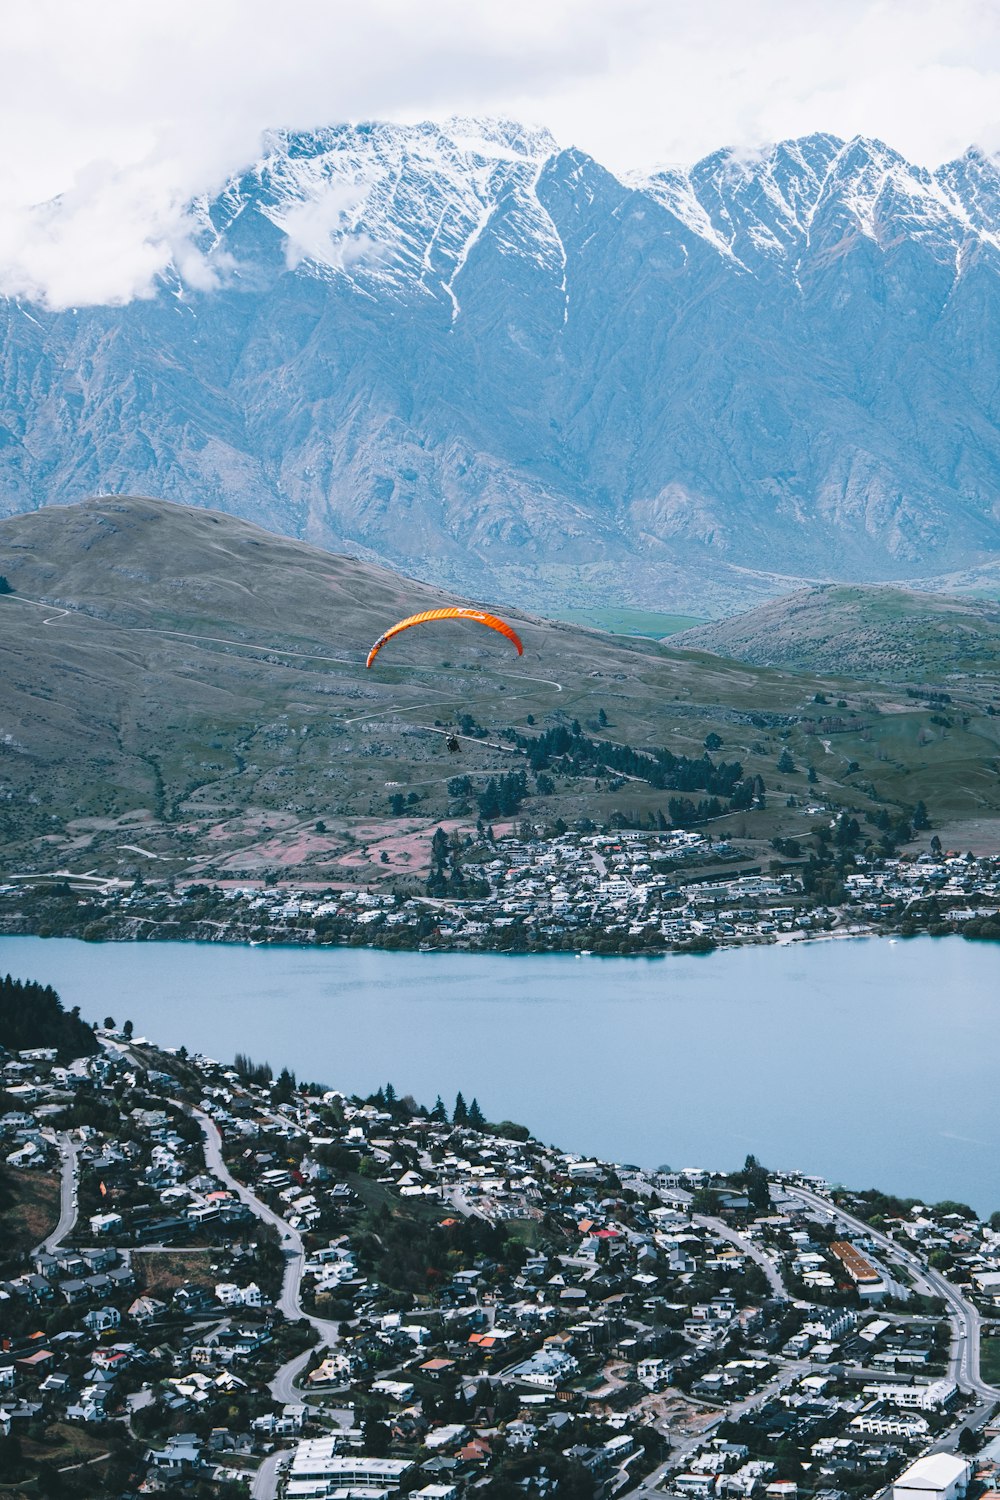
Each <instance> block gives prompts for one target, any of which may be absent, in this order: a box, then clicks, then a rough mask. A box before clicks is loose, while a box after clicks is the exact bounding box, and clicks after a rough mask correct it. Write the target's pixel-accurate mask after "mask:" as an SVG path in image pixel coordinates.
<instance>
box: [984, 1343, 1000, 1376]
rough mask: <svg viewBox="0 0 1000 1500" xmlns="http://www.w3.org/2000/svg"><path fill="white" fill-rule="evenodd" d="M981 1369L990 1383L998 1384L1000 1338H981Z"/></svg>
mask: <svg viewBox="0 0 1000 1500" xmlns="http://www.w3.org/2000/svg"><path fill="white" fill-rule="evenodd" d="M979 1369H980V1373H981V1374H982V1377H983V1379H984V1380H985V1381H986V1382H987V1383H988V1384H989V1385H996V1384H997V1382H998V1381H1000V1338H991V1339H986V1338H984V1339H981V1340H980V1342H979Z"/></svg>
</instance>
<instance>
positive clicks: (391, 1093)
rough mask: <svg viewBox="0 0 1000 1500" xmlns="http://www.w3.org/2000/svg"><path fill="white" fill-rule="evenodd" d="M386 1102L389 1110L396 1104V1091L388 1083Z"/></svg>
mask: <svg viewBox="0 0 1000 1500" xmlns="http://www.w3.org/2000/svg"><path fill="white" fill-rule="evenodd" d="M385 1102H386V1107H387V1108H388V1109H391V1108H392V1106H393V1105H394V1104H395V1102H396V1090H395V1089H394V1088H393V1086H392V1084H391V1083H387V1084H386V1086H385Z"/></svg>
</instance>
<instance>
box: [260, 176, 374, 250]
mask: <svg viewBox="0 0 1000 1500" xmlns="http://www.w3.org/2000/svg"><path fill="white" fill-rule="evenodd" d="M365 196H366V191H365V185H364V183H347V182H331V183H330V184H328V185H327V186H326V187H325V188H324V189H322V190H321V191H320V192H318V193H317V194H316V195H315V196H314V197H312V198H306V199H304V200H303V201H302V202H301V203H299V204H297V205H296V206H295V207H294V208H291V209H289V210H288V211H287V212H286V213H285V215H284V217H283V218H281V219H278V220H276V223H278V225H279V227H280V228H281V229H283V230H284V232H285V234H286V236H287V240H286V244H285V264H286V265H287V266H288V269H289V270H290V271H294V270H295V267H296V266H297V265H300V264H301V263H302V261H304V260H312V261H315V262H316V263H317V264H318V265H321V266H331V267H333V268H334V269H337V270H342V269H343V267H344V266H349V265H352V264H353V263H354V262H355V261H359V260H363V259H366V258H370V257H372V256H374V255H376V254H377V253H378V246H377V245H376V244H375V241H374V240H373V239H371V237H370V236H368V235H366V234H358V233H351V231H350V228H349V218H350V215H351V214H352V213H353V212H354V211H355V210H356V209H358V208H359V207H360V206H361V205H362V204H363V202H364V199H365Z"/></svg>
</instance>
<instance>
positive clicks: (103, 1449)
mask: <svg viewBox="0 0 1000 1500" xmlns="http://www.w3.org/2000/svg"><path fill="white" fill-rule="evenodd" d="M111 1446H112V1445H111V1443H109V1442H108V1435H107V1433H105V1434H104V1435H103V1436H101V1434H100V1433H96V1432H89V1431H88V1430H87V1429H86V1428H84V1427H74V1426H71V1425H70V1424H69V1423H67V1422H53V1423H52V1424H51V1426H50V1427H49V1428H48V1429H47V1430H46V1435H45V1442H44V1443H36V1442H34V1441H33V1440H32V1439H31V1438H26V1437H22V1438H21V1451H22V1453H23V1454H24V1457H25V1458H26V1459H28V1460H29V1461H31V1462H34V1463H48V1464H54V1465H55V1466H56V1468H61V1467H62V1466H63V1465H65V1464H80V1463H86V1462H87V1460H88V1459H91V1458H96V1457H97V1455H98V1454H99V1453H107V1451H108V1449H109V1448H110V1447H111Z"/></svg>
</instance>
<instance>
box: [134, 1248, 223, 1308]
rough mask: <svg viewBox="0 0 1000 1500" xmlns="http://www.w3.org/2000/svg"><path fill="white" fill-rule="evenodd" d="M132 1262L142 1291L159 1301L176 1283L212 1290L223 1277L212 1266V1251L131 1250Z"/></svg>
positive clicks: (214, 1256)
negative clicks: (157, 1298) (140, 1281)
mask: <svg viewBox="0 0 1000 1500" xmlns="http://www.w3.org/2000/svg"><path fill="white" fill-rule="evenodd" d="M132 1256H133V1260H132V1264H133V1265H134V1267H135V1270H136V1274H137V1276H139V1277H140V1279H141V1280H142V1283H143V1291H145V1292H148V1293H149V1295H150V1296H151V1297H159V1298H160V1299H161V1301H162V1300H165V1299H167V1298H169V1296H170V1294H171V1292H174V1291H176V1289H177V1288H178V1287H179V1286H184V1285H185V1284H190V1285H191V1286H202V1287H205V1288H206V1289H207V1290H208V1291H211V1290H212V1289H213V1288H214V1286H215V1283H216V1282H217V1281H221V1280H223V1279H224V1278H223V1277H222V1275H221V1274H220V1273H219V1272H218V1271H213V1270H212V1269H211V1266H212V1262H213V1261H214V1260H216V1258H217V1253H216V1252H215V1251H213V1250H149V1251H143V1250H133V1252H132Z"/></svg>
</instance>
